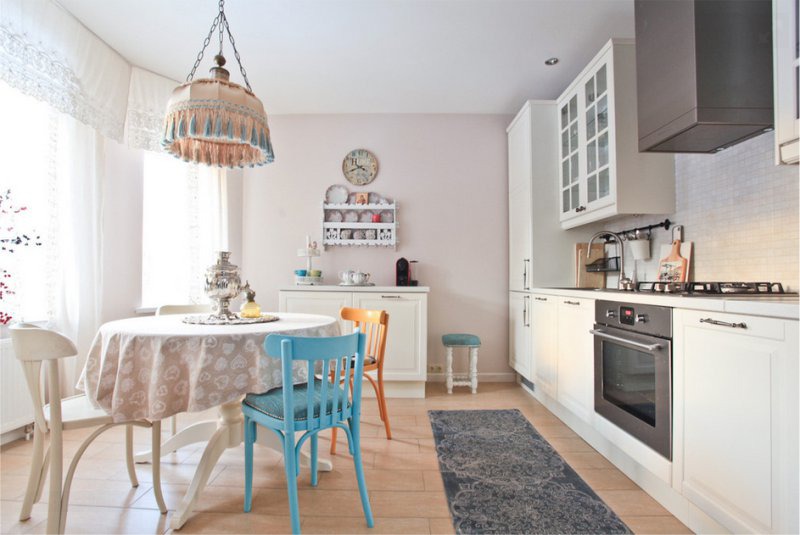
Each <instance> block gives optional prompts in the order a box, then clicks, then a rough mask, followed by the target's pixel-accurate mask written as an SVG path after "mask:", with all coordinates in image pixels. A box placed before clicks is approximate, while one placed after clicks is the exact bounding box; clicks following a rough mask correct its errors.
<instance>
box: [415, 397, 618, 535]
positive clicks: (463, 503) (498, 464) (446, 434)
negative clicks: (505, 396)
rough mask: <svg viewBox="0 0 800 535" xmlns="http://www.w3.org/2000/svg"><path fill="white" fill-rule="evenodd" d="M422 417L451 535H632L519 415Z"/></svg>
mask: <svg viewBox="0 0 800 535" xmlns="http://www.w3.org/2000/svg"><path fill="white" fill-rule="evenodd" d="M428 415H429V416H430V420H431V427H433V436H434V438H435V439H436V455H437V456H438V457H439V469H440V471H441V473H442V479H443V480H444V488H445V492H446V493H447V500H448V502H449V504H450V515H451V516H452V518H453V526H454V527H455V530H456V533H631V531H630V530H629V529H628V526H626V525H625V524H624V523H623V522H622V520H620V519H619V517H618V516H617V515H616V514H614V512H613V511H612V510H611V509H609V507H608V506H607V505H606V504H605V503H604V502H603V500H601V499H600V498H599V497H598V496H597V494H595V493H594V491H592V489H591V488H589V485H587V484H586V482H584V481H583V480H582V479H581V478H580V476H578V474H576V473H575V470H573V469H572V468H571V467H570V466H569V465H568V464H567V463H566V461H564V459H562V458H561V456H560V455H559V454H558V453H556V451H555V450H554V449H553V447H552V446H551V445H550V444H548V443H547V441H546V440H545V439H544V438H542V436H541V435H540V434H539V433H538V432H537V431H536V429H534V427H533V426H532V425H531V424H530V422H528V420H527V419H525V417H524V416H523V415H522V413H521V412H519V411H518V410H487V411H429V412H428Z"/></svg>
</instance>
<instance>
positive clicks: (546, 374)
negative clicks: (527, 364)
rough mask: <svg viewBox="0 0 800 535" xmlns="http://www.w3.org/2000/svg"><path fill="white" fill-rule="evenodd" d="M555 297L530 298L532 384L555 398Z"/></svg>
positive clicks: (556, 373)
mask: <svg viewBox="0 0 800 535" xmlns="http://www.w3.org/2000/svg"><path fill="white" fill-rule="evenodd" d="M556 299H557V298H556V297H553V296H551V295H536V294H534V295H533V296H532V301H531V338H532V343H531V348H532V361H533V364H532V366H533V376H534V379H533V384H534V388H535V389H540V390H541V391H542V392H544V393H545V394H547V395H548V396H550V397H552V398H555V397H556V392H557V390H556V383H557V377H558V339H557V332H556V330H557V325H558V316H557V314H558V307H557V305H556Z"/></svg>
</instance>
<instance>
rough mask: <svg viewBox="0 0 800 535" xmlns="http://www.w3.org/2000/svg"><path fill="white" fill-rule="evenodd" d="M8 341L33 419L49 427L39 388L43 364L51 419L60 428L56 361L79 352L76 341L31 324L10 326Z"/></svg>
mask: <svg viewBox="0 0 800 535" xmlns="http://www.w3.org/2000/svg"><path fill="white" fill-rule="evenodd" d="M11 343H12V345H13V346H14V354H15V355H16V357H17V359H18V360H19V361H20V364H22V369H23V372H24V374H25V382H26V383H27V385H28V392H29V393H30V395H31V400H32V401H33V408H34V419H35V421H36V425H38V426H39V427H40V429H42V430H45V429H47V428H48V426H47V422H46V420H45V417H44V392H43V391H42V384H41V374H42V363H46V365H47V390H48V392H47V394H48V399H50V400H51V401H53V400H56V401H53V402H52V403H50V422H51V424H52V426H53V427H59V428H60V427H61V403H60V402H59V401H58V400H60V399H61V383H60V374H59V371H58V360H59V359H62V358H66V357H74V356H76V355H77V354H78V349H77V348H76V347H75V344H74V343H73V342H72V340H70V339H69V338H67V337H66V336H64V335H63V334H61V333H57V332H56V331H51V330H50V329H44V328H42V327H39V326H38V325H34V324H32V323H17V324H15V325H12V326H11Z"/></svg>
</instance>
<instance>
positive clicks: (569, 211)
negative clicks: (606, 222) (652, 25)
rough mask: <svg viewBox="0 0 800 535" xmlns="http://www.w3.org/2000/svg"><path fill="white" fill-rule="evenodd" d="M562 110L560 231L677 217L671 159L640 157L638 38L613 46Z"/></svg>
mask: <svg viewBox="0 0 800 535" xmlns="http://www.w3.org/2000/svg"><path fill="white" fill-rule="evenodd" d="M557 105H558V125H557V127H556V131H557V136H558V137H557V141H558V144H559V148H558V155H559V171H558V184H557V187H558V192H559V194H558V203H559V221H560V224H561V227H562V228H564V229H567V228H573V227H576V226H579V225H584V224H587V223H591V222H594V221H600V220H603V219H608V218H611V217H615V216H619V215H625V214H669V213H672V212H674V211H675V170H674V158H673V156H671V155H668V154H646V153H639V152H638V136H637V116H636V57H635V50H634V44H633V40H622V39H612V40H610V41H609V42H608V43H607V44H606V45H605V46H604V47H603V48H602V50H600V52H599V53H598V54H597V55H596V56H595V58H594V59H593V60H592V61H591V62H590V63H589V65H587V67H586V68H585V69H584V70H583V72H581V74H580V75H578V77H577V78H576V79H575V80H574V81H573V82H572V84H570V86H569V87H568V88H567V89H566V90H565V91H564V92H563V93H562V95H561V96H560V97H559V98H558V101H557Z"/></svg>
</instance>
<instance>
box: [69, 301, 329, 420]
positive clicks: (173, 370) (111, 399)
mask: <svg viewBox="0 0 800 535" xmlns="http://www.w3.org/2000/svg"><path fill="white" fill-rule="evenodd" d="M276 315H277V316H279V317H280V319H279V320H278V321H275V322H272V323H259V324H254V325H190V324H186V323H183V322H182V321H181V320H182V318H183V316H182V315H171V316H151V317H143V318H131V319H124V320H119V321H111V322H109V323H106V324H104V325H103V326H101V327H100V330H99V331H98V332H97V335H96V336H95V339H94V342H93V343H92V348H91V350H90V352H89V356H88V358H87V360H86V365H85V367H84V369H83V373H82V374H81V378H80V380H79V381H78V388H79V389H82V390H83V391H84V392H86V395H87V396H88V397H89V399H90V400H92V402H93V403H95V405H97V406H98V407H100V408H102V409H104V410H105V411H106V412H108V413H109V414H110V415H111V416H112V417H113V419H114V421H117V422H122V421H127V420H135V419H140V418H147V419H150V420H161V419H164V418H167V417H169V416H172V415H173V414H177V413H179V412H195V411H203V410H206V409H209V408H212V407H216V406H219V405H221V404H223V403H227V402H230V401H235V400H236V399H237V398H239V397H241V396H243V395H244V394H246V393H248V392H266V391H267V390H270V389H272V388H276V387H279V386H281V384H282V380H281V361H280V359H279V358H277V359H276V358H271V357H268V356H267V355H266V353H264V339H265V338H266V336H267V335H268V334H273V333H281V334H290V335H294V336H338V335H339V334H340V333H339V323H338V321H337V320H336V319H335V318H333V317H330V316H315V315H311V314H289V313H280V314H276ZM296 366H297V367H296V370H295V381H296V382H305V381H306V376H307V373H306V368H305V367H304V366H300V365H299V364H298V365H296Z"/></svg>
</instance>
